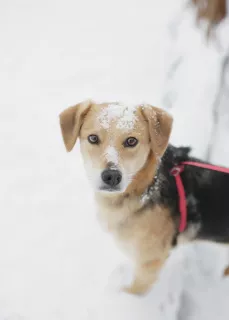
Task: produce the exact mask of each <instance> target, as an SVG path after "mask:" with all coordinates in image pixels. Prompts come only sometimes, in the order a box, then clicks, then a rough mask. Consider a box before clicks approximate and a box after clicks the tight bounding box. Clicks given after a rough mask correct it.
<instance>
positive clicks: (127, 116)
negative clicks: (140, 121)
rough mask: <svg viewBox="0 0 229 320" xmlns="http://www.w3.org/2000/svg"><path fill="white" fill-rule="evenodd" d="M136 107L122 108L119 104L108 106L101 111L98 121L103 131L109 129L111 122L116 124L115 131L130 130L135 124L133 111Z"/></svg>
mask: <svg viewBox="0 0 229 320" xmlns="http://www.w3.org/2000/svg"><path fill="white" fill-rule="evenodd" d="M136 109H137V106H135V105H133V106H123V105H120V104H109V105H108V107H105V108H103V109H102V111H101V112H100V114H99V117H98V120H99V123H100V125H101V126H102V127H103V128H104V129H109V128H110V125H111V123H112V122H114V121H115V122H116V123H117V129H122V130H125V131H127V130H131V129H133V128H134V125H135V122H136V115H135V111H136Z"/></svg>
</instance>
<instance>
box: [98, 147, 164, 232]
mask: <svg viewBox="0 0 229 320" xmlns="http://www.w3.org/2000/svg"><path fill="white" fill-rule="evenodd" d="M157 167H158V162H157V161H156V159H155V156H153V154H152V153H150V154H149V156H148V159H147V161H146V164H145V166H144V167H143V168H142V169H141V170H140V171H139V172H138V173H137V174H136V176H135V177H134V179H133V181H132V182H131V184H130V185H129V186H128V188H127V189H126V191H125V192H123V193H119V194H117V193H114V194H113V193H110V194H109V193H100V192H98V193H96V194H95V198H96V202H97V205H98V212H99V216H100V220H102V221H103V223H105V224H106V223H107V224H109V226H108V229H113V228H116V227H118V225H120V224H122V223H123V222H124V221H127V220H128V217H130V216H132V215H133V214H135V213H136V212H139V211H140V210H141V209H142V208H143V207H144V206H145V198H144V195H145V193H146V191H147V190H148V187H149V186H150V185H152V183H153V181H154V177H155V173H156V171H157Z"/></svg>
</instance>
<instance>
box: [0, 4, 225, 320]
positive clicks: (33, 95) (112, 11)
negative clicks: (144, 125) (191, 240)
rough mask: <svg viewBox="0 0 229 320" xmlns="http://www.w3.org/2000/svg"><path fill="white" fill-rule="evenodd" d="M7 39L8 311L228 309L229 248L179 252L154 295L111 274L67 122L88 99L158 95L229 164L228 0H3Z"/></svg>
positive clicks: (190, 313)
mask: <svg viewBox="0 0 229 320" xmlns="http://www.w3.org/2000/svg"><path fill="white" fill-rule="evenodd" d="M0 47H1V50H0V88H1V90H0V91H1V93H0V146H1V153H0V155H1V157H0V209H1V210H0V320H2V319H4V320H5V319H7V320H12V319H20V320H21V319H29V320H36V319H39V320H40V319H43V320H46V319H47V320H59V319H61V320H72V319H79V320H81V319H82V320H83V319H89V320H92V319H93V320H95V319H99V320H103V319H104V320H105V319H109V320H112V319H115V320H116V319H117V318H119V319H120V320H122V319H125V320H126V319H131V320H135V319H142V320H145V319H147V320H148V319H151V318H152V317H154V319H157V320H160V319H169V320H172V319H182V320H186V319H197V320H198V319H206V317H208V319H214V320H215V319H216V318H217V319H223V320H224V319H227V318H228V316H227V315H228V311H229V310H228V309H229V306H228V303H227V300H226V299H227V295H228V294H229V292H228V291H229V283H228V281H227V280H224V281H223V282H222V280H221V277H220V274H221V271H222V270H223V267H224V265H225V264H226V263H227V262H228V261H229V254H228V253H227V249H224V248H220V247H217V248H216V247H215V246H213V245H205V246H196V245H195V246H194V245H191V246H190V247H188V248H186V249H184V250H183V252H182V255H180V252H178V253H175V254H174V255H173V258H172V260H171V261H170V262H169V264H168V267H165V273H166V276H165V278H164V279H167V280H166V281H165V280H164V281H159V284H158V287H157V289H155V290H153V292H152V295H151V294H150V295H149V296H148V297H146V298H145V299H137V298H133V297H126V296H123V295H121V294H120V293H118V291H117V289H114V288H113V287H112V286H113V284H112V285H111V284H110V283H107V279H110V277H109V275H110V274H113V273H112V272H113V270H116V269H115V268H116V265H117V264H118V263H119V261H121V260H122V257H121V256H120V254H119V252H118V251H116V247H115V246H114V245H113V242H112V240H111V239H110V238H109V237H108V236H106V235H104V234H103V232H102V231H101V230H100V228H99V226H97V222H96V217H95V212H94V204H93V198H92V193H91V191H90V188H89V186H88V183H87V180H86V177H85V174H84V171H83V164H82V159H81V157H80V154H79V152H78V151H79V150H78V147H76V149H75V150H74V152H73V153H72V154H71V155H67V154H66V153H65V150H64V147H63V142H62V138H61V135H60V129H59V123H58V121H59V119H58V115H59V113H60V112H61V111H62V110H63V109H65V108H66V107H68V106H70V105H73V104H75V103H77V102H79V101H81V100H84V99H88V98H92V99H94V100H96V101H105V100H119V101H123V102H136V103H138V102H141V103H142V102H147V103H151V104H153V105H157V106H159V107H162V108H165V109H166V110H168V111H169V112H171V114H173V116H174V129H173V134H172V139H171V142H172V143H174V144H175V145H190V146H191V147H192V148H193V151H192V153H193V154H194V155H195V156H198V157H201V158H202V159H204V160H209V161H213V162H215V163H217V164H221V165H225V166H228V167H229V147H228V138H229V18H228V3H227V1H226V0H190V1H186V0H176V1H175V0H173V1H171V0H160V1H159V0H157V1H156V0H141V1H140V0H131V1H130V0H116V1H105V0H96V1H95V0H94V1H93V0H84V1H79V0H74V1H72V0H65V1H60V0H56V1H54V0H46V1H44V0H39V1H38V0H33V1H28V0H21V1H16V0H9V1H4V0H0ZM181 256H182V258H181ZM124 269H125V268H124ZM124 269H122V268H121V269H117V270H118V271H117V272H116V275H117V278H118V279H116V278H115V277H114V279H116V280H117V281H115V282H116V284H117V283H119V282H120V281H122V279H123V277H124V274H125V272H124ZM166 270H167V271H166ZM127 273H128V272H127ZM124 278H125V277H124ZM112 281H113V280H112ZM112 283H113V282H112ZM110 287H112V288H110ZM216 301H217V303H215V302H216Z"/></svg>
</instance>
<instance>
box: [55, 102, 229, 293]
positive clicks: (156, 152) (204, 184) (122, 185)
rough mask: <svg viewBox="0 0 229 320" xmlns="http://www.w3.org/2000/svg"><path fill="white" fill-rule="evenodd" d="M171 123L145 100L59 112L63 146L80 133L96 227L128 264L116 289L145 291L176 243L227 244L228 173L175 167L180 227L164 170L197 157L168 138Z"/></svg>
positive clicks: (174, 194)
mask: <svg viewBox="0 0 229 320" xmlns="http://www.w3.org/2000/svg"><path fill="white" fill-rule="evenodd" d="M172 124H173V119H172V117H171V116H170V115H169V114H168V113H167V112H166V111H164V110H162V109H160V108H157V107H154V106H151V105H147V104H145V105H137V106H135V105H133V106H132V105H131V106H127V105H122V104H120V103H102V104H96V103H95V102H93V101H91V100H88V101H84V102H81V103H79V104H77V105H75V106H73V107H70V108H68V109H66V110H65V111H63V112H62V113H61V114H60V126H61V131H62V135H63V140H64V144H65V147H66V149H67V151H68V152H69V151H71V150H72V149H73V147H74V145H75V143H76V140H77V138H79V139H80V149H81V153H82V156H83V159H84V165H85V170H86V173H87V175H88V178H89V180H90V182H91V185H92V187H93V189H94V193H95V200H96V205H97V212H98V218H99V220H100V222H101V225H102V226H103V228H105V230H107V231H108V232H110V233H112V234H113V236H114V238H115V240H116V241H117V244H118V245H119V246H120V248H121V249H122V250H123V251H124V252H125V253H126V254H127V255H128V256H129V257H130V258H131V259H132V261H133V263H134V266H135V273H134V279H133V282H132V283H131V285H130V286H129V287H125V288H123V290H125V291H126V292H128V293H131V294H144V293H146V292H148V291H149V290H150V288H151V287H152V285H153V284H154V282H155V281H156V280H157V278H158V274H159V272H160V270H161V268H162V266H163V264H164V263H165V261H166V259H167V257H168V255H169V253H170V251H171V249H172V248H173V247H174V246H176V245H177V244H179V243H182V242H187V241H194V240H207V241H214V242H219V243H224V244H228V243H229V209H228V201H227V200H228V196H229V175H227V174H224V173H219V172H215V171H211V170H206V169H202V168H194V167H189V166H187V167H186V168H185V170H184V172H182V173H181V177H182V181H183V184H184V188H185V192H186V200H187V225H186V228H185V230H184V232H182V233H179V229H178V227H179V222H180V211H179V194H178V191H177V186H176V182H175V179H174V177H173V176H172V175H171V174H170V171H171V169H172V168H173V167H174V166H175V165H177V164H179V163H181V162H183V161H190V160H195V161H196V159H194V158H192V157H190V148H186V147H179V148H177V147H174V146H172V145H170V144H169V138H170V134H171V130H172ZM198 161H199V160H198ZM226 273H227V271H226Z"/></svg>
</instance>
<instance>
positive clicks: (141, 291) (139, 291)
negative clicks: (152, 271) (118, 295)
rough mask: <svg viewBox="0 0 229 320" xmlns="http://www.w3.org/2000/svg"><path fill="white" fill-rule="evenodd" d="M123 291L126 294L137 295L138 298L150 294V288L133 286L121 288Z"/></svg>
mask: <svg viewBox="0 0 229 320" xmlns="http://www.w3.org/2000/svg"><path fill="white" fill-rule="evenodd" d="M121 291H122V292H124V293H128V294H133V295H137V296H142V295H145V294H146V293H148V291H149V287H148V286H147V287H145V286H137V285H132V286H129V287H128V286H124V287H122V288H121Z"/></svg>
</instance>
